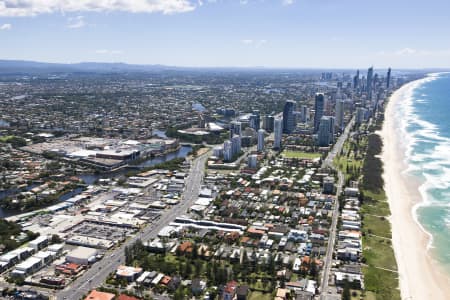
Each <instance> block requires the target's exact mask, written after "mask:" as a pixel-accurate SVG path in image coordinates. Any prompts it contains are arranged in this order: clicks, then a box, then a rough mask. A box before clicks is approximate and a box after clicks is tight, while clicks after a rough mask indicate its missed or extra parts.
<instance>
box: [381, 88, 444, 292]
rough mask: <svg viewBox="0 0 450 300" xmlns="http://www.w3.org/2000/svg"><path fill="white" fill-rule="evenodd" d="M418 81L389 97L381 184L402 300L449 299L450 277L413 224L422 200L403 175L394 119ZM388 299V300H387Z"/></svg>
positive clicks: (414, 187) (398, 135) (421, 232)
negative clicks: (388, 215) (389, 223)
mask: <svg viewBox="0 0 450 300" xmlns="http://www.w3.org/2000/svg"><path fill="white" fill-rule="evenodd" d="M419 82H420V81H415V82H411V83H408V84H407V85H405V86H403V87H402V88H401V89H399V90H397V91H396V92H395V93H394V94H393V95H392V97H391V99H390V101H389V104H388V106H387V109H386V114H385V122H384V126H383V130H382V132H381V137H382V138H383V142H384V148H383V153H382V160H383V162H384V175H383V177H384V181H385V189H386V194H387V197H388V199H389V206H390V209H391V213H392V216H391V217H390V220H391V223H392V239H393V246H394V250H395V257H396V259H397V264H398V270H399V278H400V290H401V295H402V299H417V300H440V299H442V300H444V299H450V278H449V276H448V274H446V273H445V272H443V271H442V270H441V268H440V267H439V265H438V264H437V262H436V261H435V260H433V259H432V257H431V255H430V253H429V251H428V250H427V246H428V244H429V241H430V236H429V235H428V234H427V233H426V232H425V231H423V229H422V228H421V226H420V225H419V224H418V223H417V222H416V221H415V217H414V214H413V209H414V205H415V204H417V203H420V202H421V201H422V199H421V196H420V193H419V191H418V187H419V186H418V185H419V183H418V182H415V181H414V179H413V178H411V177H409V176H407V175H403V174H402V171H404V170H405V169H406V165H405V162H404V159H405V157H404V153H405V151H406V149H405V148H402V145H401V141H402V137H401V136H400V133H399V129H398V128H399V127H398V126H399V124H398V122H397V121H396V119H395V106H396V104H395V103H396V102H397V101H404V100H403V99H404V98H405V97H406V96H408V93H409V92H410V91H411V89H413V88H414V87H416V86H417V84H418V83H419ZM386 300H387V299H386Z"/></svg>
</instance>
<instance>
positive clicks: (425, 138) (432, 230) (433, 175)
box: [396, 73, 450, 274]
mask: <svg viewBox="0 0 450 300" xmlns="http://www.w3.org/2000/svg"><path fill="white" fill-rule="evenodd" d="M402 100H403V102H402V101H398V102H397V103H396V105H397V106H398V107H397V108H398V111H399V113H398V115H397V117H398V120H399V122H400V126H401V127H402V128H403V133H404V134H405V142H406V143H407V145H406V146H407V149H408V150H407V153H406V162H407V164H408V170H407V171H406V172H407V173H408V174H409V175H413V176H415V177H416V178H418V179H419V182H421V186H420V188H419V191H418V192H420V194H421V196H422V199H423V202H422V203H421V204H420V205H418V206H417V207H416V211H415V212H416V216H417V220H418V222H419V223H420V224H421V225H422V227H423V228H424V229H425V230H426V231H427V232H428V233H429V234H430V235H431V236H432V242H431V244H430V245H431V247H432V248H431V251H432V254H433V257H434V258H435V259H436V260H437V261H438V262H440V263H441V264H442V266H443V267H444V268H445V269H446V270H448V271H449V274H450V73H439V74H430V75H429V76H428V78H426V79H424V80H421V81H419V82H418V83H417V84H415V86H414V88H413V89H412V90H411V91H410V92H409V95H407V96H406V97H405V98H404V99H402Z"/></svg>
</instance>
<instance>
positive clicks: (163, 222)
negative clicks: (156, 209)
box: [57, 152, 209, 300]
mask: <svg viewBox="0 0 450 300" xmlns="http://www.w3.org/2000/svg"><path fill="white" fill-rule="evenodd" d="M208 155H209V152H207V153H205V154H203V155H201V156H199V157H197V158H196V159H194V160H193V162H192V165H191V169H190V171H189V175H188V177H187V178H186V186H185V191H184V194H183V200H182V201H181V202H180V203H179V204H178V205H176V206H174V207H172V208H171V209H169V210H166V211H165V212H163V213H162V215H161V217H160V218H159V219H158V220H157V221H156V223H152V224H150V225H148V226H147V227H145V228H144V229H143V230H142V231H141V232H139V233H137V234H136V235H135V236H133V237H132V238H130V239H128V240H127V241H126V242H125V243H124V244H122V245H121V246H120V247H119V248H117V249H115V250H113V251H112V252H107V253H106V254H105V257H104V258H103V259H102V260H101V261H99V262H97V263H95V264H94V265H93V266H92V267H91V268H90V269H89V270H87V271H86V273H84V274H83V276H81V277H80V278H78V279H77V280H76V281H75V282H74V283H72V284H71V285H70V286H68V287H66V288H65V289H64V290H62V291H60V292H58V293H57V299H71V300H79V299H81V298H82V297H83V296H84V295H86V294H87V293H88V292H89V291H90V290H91V289H93V288H96V287H98V286H100V285H102V284H103V283H104V281H105V280H106V278H107V277H108V275H109V274H110V273H111V272H113V271H115V270H116V269H117V267H118V266H119V265H121V264H123V263H124V262H125V255H124V249H125V247H126V246H130V245H131V244H133V243H134V242H135V241H136V240H137V239H141V240H142V241H147V240H149V239H152V238H155V237H156V236H157V234H158V232H159V231H160V230H161V229H162V228H163V227H164V226H167V225H168V224H169V223H171V222H172V221H174V220H175V218H176V217H177V216H180V215H182V214H184V213H185V212H186V210H187V209H188V208H189V207H190V206H191V205H192V204H193V202H194V201H195V200H196V199H197V196H198V193H199V191H200V186H201V183H202V179H203V176H204V171H205V162H206V160H207V158H208Z"/></svg>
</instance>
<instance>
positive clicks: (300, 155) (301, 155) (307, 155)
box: [281, 150, 322, 159]
mask: <svg viewBox="0 0 450 300" xmlns="http://www.w3.org/2000/svg"><path fill="white" fill-rule="evenodd" d="M281 155H282V156H283V157H286V158H297V159H315V158H319V157H321V156H322V154H320V153H317V152H301V151H288V150H285V151H283V153H281Z"/></svg>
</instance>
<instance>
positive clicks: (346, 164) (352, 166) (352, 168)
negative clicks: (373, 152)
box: [333, 155, 363, 180]
mask: <svg viewBox="0 0 450 300" xmlns="http://www.w3.org/2000/svg"><path fill="white" fill-rule="evenodd" d="M333 163H334V165H335V166H336V167H337V168H338V169H339V170H341V171H342V172H343V173H344V174H345V179H346V180H347V179H349V178H354V179H356V178H355V177H358V178H359V176H360V175H361V171H360V170H361V167H362V164H363V160H357V159H350V158H348V157H347V156H344V155H342V156H341V155H339V156H336V157H335V158H334V162H333ZM347 171H348V172H349V173H347Z"/></svg>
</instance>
